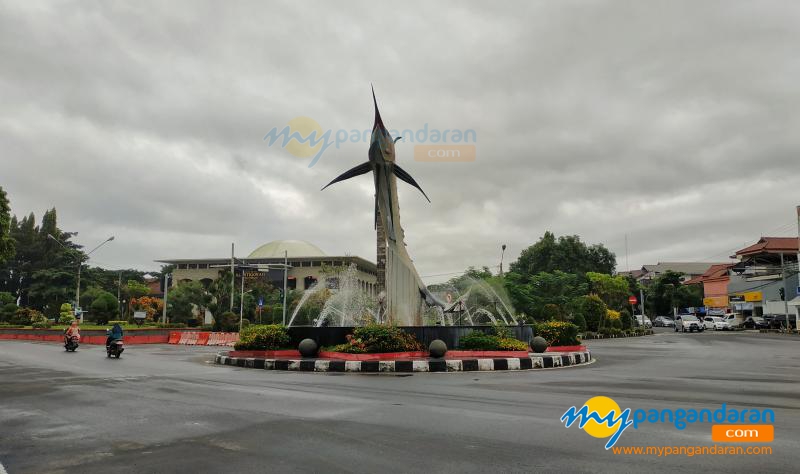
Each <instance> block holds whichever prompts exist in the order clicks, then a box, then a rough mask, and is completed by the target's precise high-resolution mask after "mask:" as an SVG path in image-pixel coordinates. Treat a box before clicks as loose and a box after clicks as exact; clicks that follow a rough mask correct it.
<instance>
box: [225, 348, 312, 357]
mask: <svg viewBox="0 0 800 474" xmlns="http://www.w3.org/2000/svg"><path fill="white" fill-rule="evenodd" d="M229 355H230V356H231V357H244V358H252V357H255V358H259V359H273V358H281V357H288V358H293V357H302V356H301V355H300V351H298V350H296V349H286V350H278V351H231V352H230V354H229Z"/></svg>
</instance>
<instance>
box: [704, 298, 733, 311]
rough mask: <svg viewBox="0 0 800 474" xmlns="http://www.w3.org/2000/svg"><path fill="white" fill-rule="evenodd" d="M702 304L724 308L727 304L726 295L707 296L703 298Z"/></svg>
mask: <svg viewBox="0 0 800 474" xmlns="http://www.w3.org/2000/svg"><path fill="white" fill-rule="evenodd" d="M703 306H708V307H709V308H725V307H727V306H728V297H727V296H709V297H708V298H703Z"/></svg>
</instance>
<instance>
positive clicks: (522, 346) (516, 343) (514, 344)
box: [498, 337, 530, 351]
mask: <svg viewBox="0 0 800 474" xmlns="http://www.w3.org/2000/svg"><path fill="white" fill-rule="evenodd" d="M498 342H499V344H498V348H499V349H500V350H501V351H527V350H528V349H530V348H529V347H528V344H526V343H524V342H522V341H520V340H519V339H514V338H513V337H501V338H499V340H498Z"/></svg>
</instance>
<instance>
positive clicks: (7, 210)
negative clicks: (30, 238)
mask: <svg viewBox="0 0 800 474" xmlns="http://www.w3.org/2000/svg"><path fill="white" fill-rule="evenodd" d="M12 256H14V240H13V239H12V238H11V205H10V204H9V203H8V196H7V195H6V192H5V191H4V190H3V187H2V186H0V264H2V263H4V262H6V261H7V260H8V259H9V258H11V257H12Z"/></svg>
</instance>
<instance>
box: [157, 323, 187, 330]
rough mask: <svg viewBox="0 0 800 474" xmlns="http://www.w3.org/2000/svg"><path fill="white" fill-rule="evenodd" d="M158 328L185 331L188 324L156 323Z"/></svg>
mask: <svg viewBox="0 0 800 474" xmlns="http://www.w3.org/2000/svg"><path fill="white" fill-rule="evenodd" d="M156 327H157V328H161V329H183V328H185V327H186V323H156Z"/></svg>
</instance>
